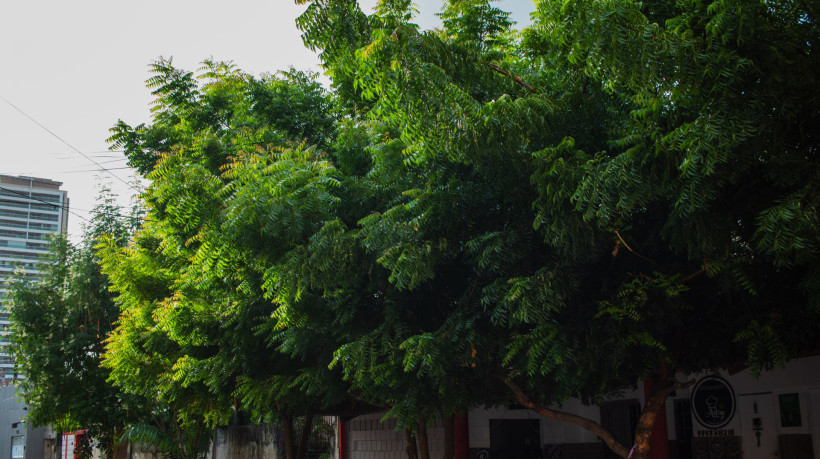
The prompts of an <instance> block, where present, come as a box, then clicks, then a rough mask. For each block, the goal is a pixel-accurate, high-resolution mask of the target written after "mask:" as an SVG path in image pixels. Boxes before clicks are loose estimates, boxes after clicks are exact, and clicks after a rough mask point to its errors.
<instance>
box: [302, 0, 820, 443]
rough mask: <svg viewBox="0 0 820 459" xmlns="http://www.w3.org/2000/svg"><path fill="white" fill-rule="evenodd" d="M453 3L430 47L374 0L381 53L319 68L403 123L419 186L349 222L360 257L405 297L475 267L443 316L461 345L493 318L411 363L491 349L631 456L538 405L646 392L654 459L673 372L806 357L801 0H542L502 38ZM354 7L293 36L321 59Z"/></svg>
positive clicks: (807, 82)
mask: <svg viewBox="0 0 820 459" xmlns="http://www.w3.org/2000/svg"><path fill="white" fill-rule="evenodd" d="M342 6H344V7H342ZM449 8H450V10H445V14H444V18H445V27H444V28H443V30H442V31H440V32H439V33H435V34H434V33H426V32H420V31H419V30H418V28H417V27H416V26H415V25H414V24H412V22H411V18H412V15H411V10H410V5H409V2H402V1H383V2H380V5H379V7H378V8H377V11H376V14H374V15H373V16H371V17H370V18H369V19H370V20H369V21H368V24H370V37H369V38H367V37H365V38H363V37H361V36H355V37H354V39H351V40H350V41H349V42H348V46H349V47H353V48H355V47H358V48H357V50H356V51H355V52H352V53H346V54H344V55H345V56H346V57H345V58H344V59H337V57H336V56H338V55H339V54H338V53H330V54H328V57H326V58H325V60H324V65H325V66H327V67H328V68H329V73H331V74H332V75H342V76H344V77H345V78H352V79H353V83H352V86H353V87H355V88H357V89H358V90H359V93H358V94H360V95H361V97H363V98H365V99H366V100H368V101H369V103H370V104H371V106H372V109H371V110H370V111H369V112H368V116H370V117H371V118H373V119H379V120H383V121H386V122H389V123H390V124H391V125H394V126H398V127H399V128H400V129H401V131H400V139H401V141H402V142H404V143H405V147H404V150H403V154H404V155H405V158H404V166H405V167H404V170H406V171H408V172H410V171H412V170H413V168H418V169H421V170H424V171H425V172H424V174H423V175H422V176H423V179H422V180H418V181H416V182H414V183H413V185H411V186H408V187H407V189H406V191H405V192H404V193H403V196H405V198H406V200H405V201H402V202H400V203H397V205H396V206H395V207H393V208H392V209H390V210H388V211H384V212H380V213H378V214H374V215H372V216H369V217H367V218H365V219H363V220H362V221H361V222H360V225H361V226H362V232H363V234H365V235H366V238H365V239H364V240H363V242H364V243H365V245H366V247H367V248H368V250H370V251H372V252H373V253H375V254H376V255H377V256H378V257H379V263H380V264H381V265H382V266H384V267H385V268H387V269H388V270H390V280H391V282H392V283H393V284H394V285H395V286H396V287H397V288H399V289H407V290H409V291H418V290H420V289H423V288H425V286H427V285H433V283H435V282H443V279H444V278H446V277H447V276H448V274H449V271H448V270H447V269H446V266H447V265H448V264H450V263H453V262H454V260H462V262H463V263H464V265H462V266H469V267H471V270H472V271H471V272H465V271H464V270H461V271H459V272H458V274H457V275H456V277H455V279H459V278H460V279H461V280H462V285H472V286H474V287H473V289H474V291H476V292H480V293H479V294H478V295H467V294H465V295H463V296H461V295H457V296H453V295H451V294H450V293H451V292H447V293H448V296H450V297H453V298H459V300H458V301H454V302H453V303H452V304H451V305H450V306H451V308H450V312H451V313H452V315H449V316H448V317H449V318H452V319H453V320H456V321H457V322H458V323H459V324H460V325H461V326H462V327H465V328H464V330H470V327H472V326H474V325H475V324H480V323H483V322H482V321H481V320H478V318H479V317H480V314H481V313H487V314H489V316H490V323H491V324H492V326H493V327H494V328H493V331H494V333H496V334H497V336H499V337H501V338H500V339H501V343H500V345H496V347H486V348H485V347H481V346H479V347H477V349H476V350H474V349H472V347H475V346H472V347H471V348H468V347H467V346H465V343H471V342H472V341H470V340H469V339H464V340H461V341H460V342H459V343H457V344H456V345H454V343H453V342H452V341H451V340H452V338H453V336H454V335H453V334H452V333H450V331H449V329H448V328H447V327H445V326H444V324H445V323H449V322H447V321H441V322H439V323H438V324H433V325H432V326H430V328H429V329H428V330H426V331H422V332H420V333H419V332H417V333H416V334H415V335H414V336H413V337H411V338H408V339H407V340H406V341H405V343H404V350H405V351H406V354H405V356H406V357H405V359H406V362H408V363H410V365H409V367H410V368H411V369H412V368H417V367H416V365H421V366H424V367H426V370H425V371H427V372H431V373H432V372H435V371H439V372H443V373H446V372H453V371H455V367H453V366H451V365H450V362H451V360H450V361H448V359H441V358H438V357H439V356H441V355H446V356H448V357H450V356H452V355H453V353H456V355H461V356H462V358H463V360H464V361H465V363H466V362H469V360H470V357H471V356H472V355H473V354H474V353H478V355H481V354H482V353H491V354H494V358H492V359H490V364H491V365H494V366H496V370H497V372H498V377H499V378H500V379H503V381H504V382H505V383H506V384H507V386H508V387H509V388H510V390H511V394H512V395H514V396H515V398H516V399H517V400H518V401H520V402H521V403H523V404H525V405H526V406H528V407H531V408H533V409H535V410H537V411H538V412H540V413H541V414H544V415H546V416H550V417H555V418H558V419H562V420H566V421H570V422H574V423H576V424H579V425H581V426H582V427H585V428H588V429H590V430H592V431H593V432H594V433H596V434H597V435H599V436H600V437H601V438H602V439H603V440H604V441H605V442H606V443H607V445H608V446H609V447H610V448H612V449H613V451H615V452H616V453H617V454H618V455H620V456H623V457H625V456H626V455H627V453H628V451H629V449H630V446H631V445H629V444H626V445H624V444H620V443H619V442H618V441H616V440H615V439H614V438H613V437H612V435H611V434H609V433H608V432H606V430H605V429H603V428H602V427H601V426H600V425H597V424H596V423H593V422H592V421H590V420H588V419H581V418H578V417H577V416H572V415H570V414H568V413H562V412H559V411H556V410H554V409H551V408H549V406H550V405H552V404H554V403H558V402H562V401H564V400H566V399H568V398H570V397H581V398H582V399H584V400H588V401H598V400H601V399H602V398H603V397H605V396H607V395H609V394H613V393H617V392H618V391H619V390H622V389H625V388H628V387H630V386H632V385H634V384H635V382H636V381H639V380H642V379H648V380H651V381H652V382H653V389H652V390H651V392H650V393H649V394H648V400H647V403H646V406H645V409H644V412H643V414H642V416H641V419H640V421H639V424H638V428H637V434H636V437H635V439H634V443H635V454H636V455H637V456H638V457H646V455H647V454H648V445H649V438H650V435H651V432H652V426H653V424H654V420H655V417H656V414H657V410H658V408H659V407H660V406H662V404H663V401H664V400H665V398H666V397H667V396H668V394H669V393H671V392H672V391H674V390H675V389H676V388H680V387H684V386H686V385H687V384H689V382H687V381H678V380H677V379H675V378H676V375H679V374H691V373H694V372H697V371H703V370H711V369H717V368H738V367H742V366H745V365H749V366H751V367H752V368H753V369H754V370H755V371H761V370H764V369H767V368H770V367H771V366H772V365H775V364H781V363H783V362H784V361H785V360H786V359H788V358H790V357H793V356H798V355H800V354H801V353H802V352H810V351H816V348H817V344H818V340H817V336H818V335H817V327H816V326H815V324H817V314H818V308H817V304H816V300H814V299H813V298H816V295H815V292H816V288H817V285H818V277H817V271H816V266H817V263H816V262H817V246H816V241H817V240H818V234H817V228H818V226H817V223H818V222H817V200H816V193H815V188H816V187H815V185H814V184H815V183H816V182H817V173H818V169H817V139H816V135H815V134H814V133H815V132H818V115H817V114H818V111H817V108H818V107H817V104H818V97H817V95H818V93H817V90H816V88H815V85H816V81H817V69H818V62H817V58H816V56H815V55H814V53H812V52H811V47H812V46H813V45H814V44H815V43H816V42H817V24H816V17H815V15H814V11H813V10H812V8H811V6H810V5H809V4H807V3H805V2H797V1H795V2H779V3H778V4H777V5H773V4H771V3H770V2H764V1H761V2H754V1H746V2H731V1H719V2H714V3H711V4H706V3H703V2H694V1H693V2H687V1H682V2H662V1H661V2H632V1H619V2H593V1H570V2H554V1H542V2H539V3H538V5H537V11H536V13H535V15H534V19H535V23H534V24H533V26H532V27H529V28H527V29H526V30H525V31H524V32H523V34H522V36H521V37H515V36H512V37H509V38H508V39H507V41H505V40H503V39H502V38H503V37H502V36H500V34H496V35H492V34H489V33H488V34H487V35H482V34H484V33H487V32H486V31H495V30H503V27H500V25H501V24H502V23H503V15H500V14H484V13H483V12H489V11H490V9H488V8H489V7H488V6H487V5H486V3H484V2H461V1H459V2H452V4H451V5H450V6H449ZM465 8H467V9H471V11H472V12H473V13H472V14H463V11H460V13H461V14H459V15H457V14H453V13H451V12H452V11H456V10H459V9H461V10H464V9H465ZM340 11H345V12H348V14H347V15H340V14H339V12H340ZM448 11H450V12H448ZM360 15H361V12H360V11H358V10H357V8H356V6H355V5H353V4H352V2H344V1H339V2H333V1H324V2H323V1H316V2H312V3H311V5H310V7H309V9H308V11H307V13H306V16H305V17H303V18H302V19H300V21H301V22H300V24H301V25H302V27H303V30H305V34H306V42H307V43H308V44H309V45H310V46H313V47H316V48H325V47H326V48H328V49H331V50H337V49H346V48H345V45H344V44H340V43H339V41H340V40H339V39H338V37H339V36H338V35H334V36H333V37H334V39H332V40H328V37H329V36H330V33H329V31H330V30H335V28H337V27H342V26H343V25H344V24H355V23H357V21H358V18H359V17H360ZM331 17H332V18H333V19H334V22H331V21H330V20H329V18H331ZM457 18H464V19H463V20H461V21H459V20H457ZM476 18H478V19H476ZM476 20H477V21H479V24H480V23H481V21H486V25H481V26H476V25H475V24H474V23H473V21H476ZM340 24H342V25H340ZM349 30H352V29H349ZM465 37H469V38H466V41H467V42H468V43H469V42H470V40H473V42H472V43H469V44H467V45H465V44H464V41H465ZM475 40H480V43H475V42H474V41H475ZM351 55H352V56H353V57H352V58H350V57H349V56H351ZM400 174H404V172H400ZM473 209H481V210H482V211H483V212H484V215H481V214H480V213H479V212H476V213H474V214H473V213H471V211H472V210H473ZM473 216H475V217H479V216H481V218H471V217H473ZM461 225H463V226H464V227H465V228H463V229H462V227H461ZM379 229H381V231H378V230H379ZM465 279H468V280H465ZM450 285H453V284H452V278H451V281H450ZM462 291H469V290H462ZM456 305H458V306H459V307H458V308H456V307H455V306H456ZM465 310H466V311H469V314H467V315H464V314H463V311H465ZM456 312H458V313H459V314H461V317H460V318H457V315H456ZM693 335H694V336H693ZM463 336H470V335H469V334H468V332H465V335H463ZM458 344H461V345H462V347H461V348H459V346H458ZM496 344H499V343H496Z"/></svg>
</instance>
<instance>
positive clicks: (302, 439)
mask: <svg viewBox="0 0 820 459" xmlns="http://www.w3.org/2000/svg"><path fill="white" fill-rule="evenodd" d="M312 431H313V413H312V412H307V413H305V423H304V425H302V434H301V435H300V436H299V455H298V456H296V459H305V458H306V457H307V450H308V443H310V433H311V432H312Z"/></svg>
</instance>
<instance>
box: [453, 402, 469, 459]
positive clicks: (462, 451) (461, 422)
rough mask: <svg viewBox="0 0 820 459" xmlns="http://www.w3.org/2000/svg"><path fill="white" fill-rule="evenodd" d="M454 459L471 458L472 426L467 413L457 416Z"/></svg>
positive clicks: (454, 428)
mask: <svg viewBox="0 0 820 459" xmlns="http://www.w3.org/2000/svg"><path fill="white" fill-rule="evenodd" d="M453 447H454V448H453V449H454V453H455V454H453V459H468V458H469V456H470V426H469V425H468V424H467V413H464V414H457V415H456V420H455V425H454V427H453Z"/></svg>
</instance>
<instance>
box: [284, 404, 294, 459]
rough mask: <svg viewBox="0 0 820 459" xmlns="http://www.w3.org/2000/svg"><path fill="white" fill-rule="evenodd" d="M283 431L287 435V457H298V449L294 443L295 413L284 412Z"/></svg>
mask: <svg viewBox="0 0 820 459" xmlns="http://www.w3.org/2000/svg"><path fill="white" fill-rule="evenodd" d="M282 424H283V425H282V433H283V434H284V436H285V457H286V458H287V459H296V450H295V448H294V445H293V415H292V414H284V413H283V414H282Z"/></svg>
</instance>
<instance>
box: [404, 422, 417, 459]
mask: <svg viewBox="0 0 820 459" xmlns="http://www.w3.org/2000/svg"><path fill="white" fill-rule="evenodd" d="M404 434H405V435H406V436H407V448H405V451H407V459H419V450H418V448H416V436H415V435H413V431H412V430H410V429H404Z"/></svg>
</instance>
